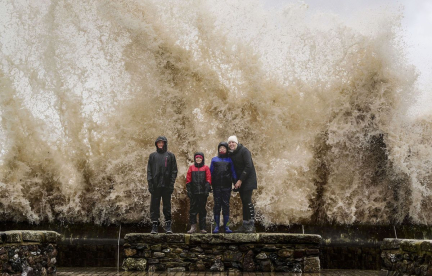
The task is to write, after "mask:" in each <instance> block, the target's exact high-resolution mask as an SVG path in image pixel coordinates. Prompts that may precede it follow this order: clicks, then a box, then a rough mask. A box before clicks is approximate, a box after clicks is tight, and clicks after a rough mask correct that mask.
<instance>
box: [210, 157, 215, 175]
mask: <svg viewBox="0 0 432 276" xmlns="http://www.w3.org/2000/svg"><path fill="white" fill-rule="evenodd" d="M213 159H214V158H212V160H211V162H210V173H213V170H214V165H213V162H214V161H213Z"/></svg>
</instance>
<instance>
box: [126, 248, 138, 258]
mask: <svg viewBox="0 0 432 276" xmlns="http://www.w3.org/2000/svg"><path fill="white" fill-rule="evenodd" d="M124 253H125V256H126V257H132V256H134V255H135V254H136V253H137V251H136V249H131V248H126V249H125V250H124Z"/></svg>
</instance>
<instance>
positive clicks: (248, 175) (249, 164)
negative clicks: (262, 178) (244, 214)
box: [228, 144, 257, 191]
mask: <svg viewBox="0 0 432 276" xmlns="http://www.w3.org/2000/svg"><path fill="white" fill-rule="evenodd" d="M228 156H229V157H231V159H232V161H233V163H234V169H235V172H236V175H237V177H238V180H241V181H242V185H241V187H240V190H242V191H249V190H254V189H256V188H257V176H256V171H255V166H254V164H253V161H252V156H251V153H250V151H249V150H248V149H247V148H246V147H245V146H243V145H242V144H238V145H237V148H236V149H235V150H234V151H233V152H230V153H229V154H228Z"/></svg>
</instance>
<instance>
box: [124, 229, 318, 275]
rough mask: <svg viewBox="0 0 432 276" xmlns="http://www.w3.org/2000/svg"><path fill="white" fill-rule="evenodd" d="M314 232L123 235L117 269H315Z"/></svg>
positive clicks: (313, 270) (315, 243)
mask: <svg viewBox="0 0 432 276" xmlns="http://www.w3.org/2000/svg"><path fill="white" fill-rule="evenodd" d="M320 243H321V236H319V235H302V234H267V233H259V234H213V235H211V234H207V235H202V234H193V235H188V234H172V235H165V234H157V235H151V234H141V233H131V234H127V235H126V236H125V244H124V254H125V259H124V261H123V269H125V270H149V271H168V272H174V271H219V272H221V271H228V270H231V271H245V272H249V271H266V272H271V271H275V272H297V273H300V272H318V271H319V270H320V260H319V253H320Z"/></svg>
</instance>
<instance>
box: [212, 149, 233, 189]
mask: <svg viewBox="0 0 432 276" xmlns="http://www.w3.org/2000/svg"><path fill="white" fill-rule="evenodd" d="M220 147H225V148H226V149H227V152H226V153H225V154H221V153H220V152H219V148H220ZM228 149H229V148H228V144H227V143H226V142H220V143H219V145H218V156H216V157H213V158H212V160H211V163H210V172H211V177H212V187H213V189H216V188H232V184H233V183H235V181H236V180H237V175H236V173H235V170H234V164H233V161H232V160H231V158H229V157H228Z"/></svg>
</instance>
